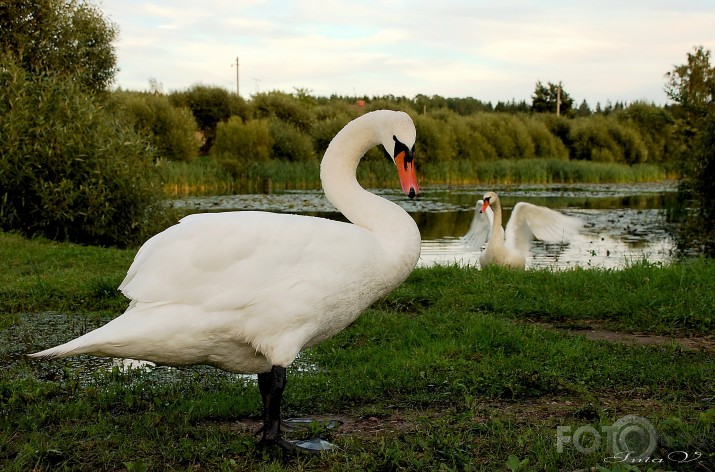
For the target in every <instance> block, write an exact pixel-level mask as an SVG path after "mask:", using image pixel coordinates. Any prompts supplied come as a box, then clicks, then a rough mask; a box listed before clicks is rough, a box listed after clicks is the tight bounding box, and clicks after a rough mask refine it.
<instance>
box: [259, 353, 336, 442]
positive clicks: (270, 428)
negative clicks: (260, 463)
mask: <svg viewBox="0 0 715 472" xmlns="http://www.w3.org/2000/svg"><path fill="white" fill-rule="evenodd" d="M285 386H286V369H285V367H280V366H275V365H274V366H273V367H272V368H271V370H270V371H269V372H264V373H260V374H258V388H259V390H260V392H261V398H262V399H263V427H262V428H261V429H260V430H259V432H262V433H263V437H262V438H261V440H260V441H259V443H258V444H259V446H263V447H271V446H278V447H279V448H281V449H282V450H283V451H305V452H320V451H327V450H330V449H333V448H335V446H334V445H333V444H331V443H329V442H327V441H324V440H322V439H308V440H288V439H285V438H283V432H282V430H281V427H282V426H285V427H286V429H288V430H295V429H298V428H301V429H305V430H307V431H315V428H316V426H315V425H318V427H322V428H323V429H332V428H334V427H336V426H338V425H339V424H341V422H340V421H338V420H332V421H329V422H328V423H326V424H325V425H323V424H321V423H320V422H318V421H314V420H312V419H309V418H307V419H289V420H286V421H283V420H282V419H281V402H282V400H283V391H284V390H285Z"/></svg>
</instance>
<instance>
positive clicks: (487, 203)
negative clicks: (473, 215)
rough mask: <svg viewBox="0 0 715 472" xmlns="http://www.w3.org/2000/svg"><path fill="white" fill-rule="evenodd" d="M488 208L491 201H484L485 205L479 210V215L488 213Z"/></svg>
mask: <svg viewBox="0 0 715 472" xmlns="http://www.w3.org/2000/svg"><path fill="white" fill-rule="evenodd" d="M487 208H489V200H484V204H483V205H482V208H481V210H479V213H484V212H485V211H487Z"/></svg>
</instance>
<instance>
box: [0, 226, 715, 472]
mask: <svg viewBox="0 0 715 472" xmlns="http://www.w3.org/2000/svg"><path fill="white" fill-rule="evenodd" d="M133 255H134V252H133V251H120V250H105V249H98V248H86V247H79V246H72V245H62V244H56V243H50V242H46V241H27V240H24V239H22V238H19V237H16V236H13V235H7V234H0V258H1V259H2V260H3V262H4V264H3V267H2V268H0V319H2V320H3V321H2V323H0V364H2V366H3V369H2V370H1V371H0V469H3V470H10V471H13V470H18V471H19V470H93V471H94V470H259V471H278V470H291V471H294V470H295V471H299V470H336V471H352V470H375V471H378V470H490V471H491V470H504V471H506V470H569V471H572V470H577V469H585V468H588V467H597V466H600V467H603V469H602V470H611V471H614V470H643V471H645V470H651V469H653V470H654V469H656V466H659V467H660V468H662V469H665V470H693V471H695V470H711V469H712V464H713V463H714V462H715V442H714V441H713V438H715V434H713V431H714V430H715V398H714V397H713V392H715V353H714V352H713V351H712V350H708V349H700V350H698V349H695V350H691V349H687V348H684V347H682V346H681V345H680V344H678V343H676V342H673V343H666V344H660V345H640V344H638V345H637V344H633V343H629V342H616V343H613V342H604V341H592V340H589V339H588V338H586V337H584V336H580V335H574V334H573V333H568V332H563V331H559V330H553V329H547V328H544V327H543V326H542V325H541V324H537V323H534V321H544V322H552V323H557V324H559V325H560V326H567V327H571V328H578V327H583V326H584V325H587V324H591V323H598V324H599V325H603V326H606V327H609V328H611V329H613V330H615V331H617V332H619V333H621V334H624V333H628V332H632V331H636V332H639V333H652V334H671V335H679V336H688V337H702V336H705V335H711V334H712V332H713V308H712V307H713V306H715V303H713V301H714V300H713V294H715V265H714V264H712V263H711V262H707V261H690V262H684V263H678V264H674V265H672V266H667V267H658V266H655V265H652V264H647V263H643V264H637V265H634V266H632V267H630V268H628V269H626V270H623V271H609V270H599V269H588V270H569V271H563V272H556V273H552V272H547V271H526V272H514V271H509V270H503V269H493V270H485V271H478V270H472V269H468V270H464V269H458V268H453V267H449V268H433V269H418V270H416V271H415V272H414V273H413V274H412V276H410V278H409V279H408V280H407V282H406V283H405V284H403V285H402V286H401V287H400V288H398V289H397V290H396V291H395V292H393V293H392V294H390V295H389V296H388V297H386V298H385V299H383V300H380V301H379V302H377V303H376V304H375V305H374V306H373V307H372V308H370V309H369V310H368V311H367V312H366V313H365V314H364V315H363V316H361V317H360V318H359V319H358V320H357V321H356V322H355V323H354V324H353V325H352V326H350V327H349V328H348V329H346V330H345V331H344V332H342V333H341V334H339V335H338V336H336V337H335V338H333V339H331V340H329V341H327V342H325V343H323V344H321V345H319V346H317V347H315V348H312V349H310V350H308V351H307V352H306V353H305V354H304V355H303V356H302V357H301V360H300V362H301V365H302V366H303V367H304V369H303V370H302V371H301V372H298V371H296V370H293V371H292V372H291V373H290V374H289V380H288V381H289V386H288V390H287V393H286V399H285V411H286V413H287V414H288V415H295V416H305V415H318V418H320V419H325V418H333V417H337V418H339V419H341V420H342V421H343V422H344V424H343V425H342V426H341V427H339V428H337V429H336V430H331V431H329V432H323V433H324V437H325V438H326V439H330V440H332V441H333V442H334V443H336V444H337V445H338V446H339V450H338V451H336V452H332V453H326V454H322V455H314V456H313V455H310V456H298V457H294V458H291V459H289V460H286V461H280V460H279V458H277V457H274V456H272V455H269V454H266V453H265V452H264V451H262V450H259V449H257V448H256V446H255V440H256V438H255V436H254V435H253V431H254V430H255V428H256V427H257V425H258V415H259V412H260V400H259V395H258V392H257V388H256V386H255V385H254V384H253V383H251V382H247V381H245V380H243V379H242V378H237V377H236V376H232V375H229V374H225V373H222V372H220V371H216V370H215V369H210V368H191V369H163V368H162V369H155V370H154V371H151V372H146V373H145V372H138V371H131V372H129V373H120V372H118V371H116V370H114V371H111V370H107V369H104V368H101V367H97V366H95V365H94V364H87V363H86V362H84V363H83V362H79V363H76V362H73V361H70V360H58V361H29V360H28V359H26V358H25V357H24V356H22V354H23V353H25V352H28V351H31V350H34V349H39V348H40V347H47V346H48V345H49V343H52V342H58V341H61V340H65V339H68V338H69V337H71V336H74V335H76V334H78V333H79V332H83V331H85V330H87V329H90V328H91V327H93V326H96V325H98V324H101V323H103V322H104V321H105V320H106V319H108V318H109V317H112V316H116V314H118V313H119V312H121V311H122V310H123V308H124V307H125V306H126V301H125V300H124V299H123V298H122V297H121V296H119V295H117V294H116V293H115V292H114V291H113V290H112V288H113V287H114V286H116V284H118V282H119V281H120V280H121V278H122V277H123V275H124V273H125V272H126V269H127V268H128V266H129V263H130V262H131V260H132V258H133ZM625 415H638V416H641V417H643V418H647V419H648V421H650V422H651V423H652V424H653V425H654V427H655V429H656V430H657V432H658V437H659V443H658V446H657V447H656V448H655V450H654V452H653V457H654V458H658V459H661V460H663V461H664V462H663V463H662V464H659V463H658V464H656V463H654V464H653V465H651V464H638V465H637V466H636V467H637V468H635V469H626V468H625V467H624V465H626V464H617V463H609V462H605V461H604V458H606V457H609V456H610V455H611V451H609V450H608V449H607V448H606V445H605V444H602V445H601V447H599V448H593V450H592V451H591V452H581V451H579V450H577V449H576V448H575V447H574V445H573V444H572V443H567V444H564V447H563V450H562V451H561V452H559V451H558V450H557V448H556V441H555V438H556V434H557V427H559V426H562V427H564V426H568V427H571V429H570V430H568V431H570V434H574V432H575V431H576V430H577V429H578V428H582V427H591V428H594V429H595V430H596V431H603V430H602V428H603V427H608V426H610V425H613V424H614V423H615V422H616V421H618V420H619V419H620V418H623V417H624V416H625ZM315 429H316V430H319V429H320V428H319V427H316V428H315ZM604 443H605V433H604ZM586 445H588V444H586ZM582 449H583V448H582ZM676 451H682V452H686V453H688V454H689V458H691V459H692V458H693V457H695V455H696V454H698V459H697V460H695V461H691V462H689V463H676V462H675V461H676V459H682V458H683V457H684V456H683V455H682V454H680V455H677V454H676V455H674V454H673V453H674V452H676ZM698 463H701V464H700V465H698ZM708 467H709V469H708Z"/></svg>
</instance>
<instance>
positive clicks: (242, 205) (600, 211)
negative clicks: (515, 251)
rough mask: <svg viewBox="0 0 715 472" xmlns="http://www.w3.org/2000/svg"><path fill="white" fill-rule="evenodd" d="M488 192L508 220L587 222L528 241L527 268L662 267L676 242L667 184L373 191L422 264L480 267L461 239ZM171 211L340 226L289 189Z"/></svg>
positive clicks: (199, 201) (316, 194)
mask: <svg viewBox="0 0 715 472" xmlns="http://www.w3.org/2000/svg"><path fill="white" fill-rule="evenodd" d="M488 190H493V191H496V192H498V193H499V197H500V200H501V202H502V208H503V210H504V221H507V220H508V218H509V216H510V214H511V209H512V207H513V206H514V205H515V204H516V203H517V202H519V201H526V202H530V203H533V204H535V205H542V206H547V207H549V208H553V209H555V210H558V211H561V212H562V213H565V214H568V215H573V216H578V217H580V218H582V219H583V220H584V221H585V222H586V226H585V229H584V231H583V233H582V234H581V235H580V236H579V237H578V238H577V240H575V241H574V242H572V243H571V244H569V245H566V246H561V245H554V244H545V243H542V242H539V241H535V242H534V243H532V254H531V255H530V256H529V257H528V258H527V268H529V267H531V268H539V267H548V268H565V267H573V266H577V265H578V266H581V267H606V268H618V267H623V265H624V264H627V263H630V262H632V261H639V260H641V259H643V258H646V259H648V260H649V261H652V262H667V261H669V260H671V258H672V255H673V244H674V243H673V240H672V238H671V236H670V235H669V233H668V231H667V230H666V229H665V225H664V221H663V219H664V217H663V208H664V207H665V205H666V202H667V200H668V199H669V198H673V195H674V194H675V191H676V188H675V185H674V184H672V183H668V182H665V183H648V184H579V185H524V186H518V187H515V186H489V187H481V186H480V187H476V186H452V187H449V186H426V187H423V188H422V189H421V194H420V197H419V198H417V199H415V200H408V199H406V198H405V197H404V195H403V194H402V193H401V192H400V191H399V190H398V189H390V190H371V191H373V192H375V193H377V194H379V195H382V196H383V197H385V198H387V199H389V200H391V201H393V202H395V203H397V204H399V205H400V206H402V207H403V208H404V209H405V210H406V211H408V212H409V213H410V214H411V215H412V216H413V217H414V218H415V221H416V222H417V224H418V226H419V228H420V231H421V233H422V240H423V245H422V257H421V258H420V262H419V265H421V266H430V265H433V264H452V263H458V264H470V265H478V258H479V252H478V251H473V250H470V249H469V248H468V247H466V246H465V245H464V244H462V242H461V240H460V239H459V238H460V237H461V236H463V235H464V234H465V233H466V232H467V230H468V229H469V225H470V223H471V221H472V217H473V215H474V205H475V203H476V201H477V200H478V199H479V198H481V196H482V195H483V194H484V193H485V192H486V191H488ZM171 205H172V206H174V207H177V208H181V209H183V210H185V211H186V212H196V211H227V210H264V211H274V212H282V213H299V214H308V215H314V216H322V217H326V218H332V219H337V220H341V221H345V219H344V217H343V216H342V215H340V213H338V212H337V210H336V209H335V208H334V207H333V206H332V205H331V204H330V202H328V201H327V200H326V199H325V197H324V196H323V193H322V192H321V191H288V192H284V193H277V194H269V195H229V196H218V197H192V198H184V199H177V200H173V201H172V202H171Z"/></svg>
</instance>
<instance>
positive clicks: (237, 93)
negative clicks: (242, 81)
mask: <svg viewBox="0 0 715 472" xmlns="http://www.w3.org/2000/svg"><path fill="white" fill-rule="evenodd" d="M231 67H233V64H231ZM236 96H237V97H240V96H241V94H240V93H239V91H238V56H236Z"/></svg>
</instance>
